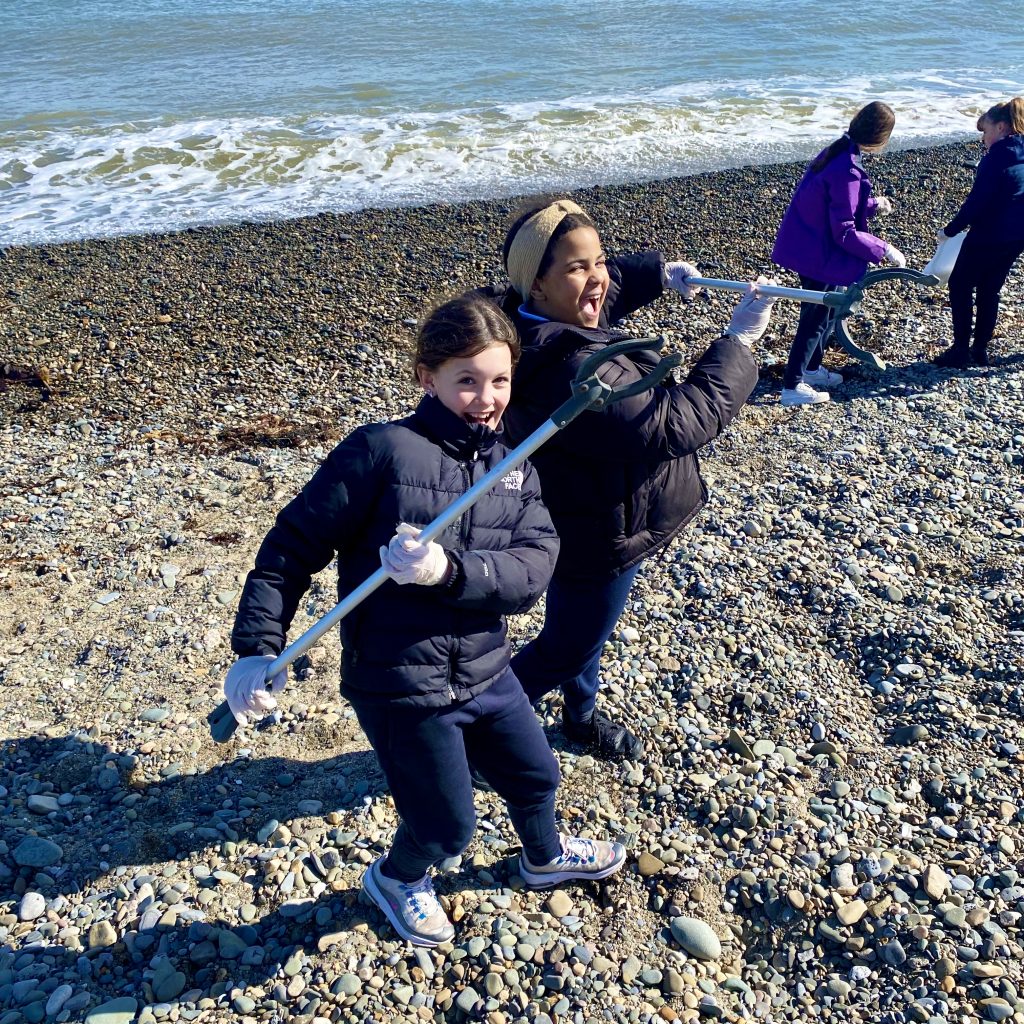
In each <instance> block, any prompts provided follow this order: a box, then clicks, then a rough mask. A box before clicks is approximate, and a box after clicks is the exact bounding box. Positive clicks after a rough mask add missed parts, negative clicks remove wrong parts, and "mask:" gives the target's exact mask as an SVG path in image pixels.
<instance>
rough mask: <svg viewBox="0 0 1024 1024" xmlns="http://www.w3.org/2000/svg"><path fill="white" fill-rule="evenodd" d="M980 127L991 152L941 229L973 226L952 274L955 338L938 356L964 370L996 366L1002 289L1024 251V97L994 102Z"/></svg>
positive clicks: (939, 362) (943, 233)
mask: <svg viewBox="0 0 1024 1024" xmlns="http://www.w3.org/2000/svg"><path fill="white" fill-rule="evenodd" d="M978 131H979V132H981V141H982V145H984V147H985V155H984V156H983V157H982V158H981V163H979V164H978V171H977V175H976V176H975V179H974V187H973V188H972V189H971V192H970V195H968V196H967V198H966V199H965V200H964V204H963V206H961V207H960V212H959V213H958V214H957V215H956V216H955V217H954V218H953V219H952V220H951V221H950V222H949V223H948V224H947V225H946V226H945V227H944V228H940V229H939V232H938V235H939V239H940V240H941V239H943V238H950V237H952V236H953V235H957V234H959V233H960V232H961V231H963V230H964V229H966V228H970V229H971V230H970V233H969V234H968V235H967V237H966V238H965V239H964V244H963V246H962V247H961V249H960V254H959V256H957V260H956V266H954V267H953V273H952V274H950V276H949V307H950V312H951V313H952V314H953V344H952V346H951V347H950V348H948V349H946V350H945V351H944V352H941V353H940V354H939V355H937V356H936V357H935V359H934V360H932V361H933V362H934V363H935V365H936V366H950V367H956V368H957V369H963V368H965V367H966V366H968V365H969V364H970V363H974V365H976V366H988V363H989V355H988V344H989V342H990V341H991V340H992V335H993V333H994V332H995V328H996V318H997V317H998V315H999V293H1000V292H1001V291H1002V287H1003V284H1004V283H1005V281H1006V277H1007V275H1008V274H1009V273H1010V268H1011V267H1012V266H1013V264H1014V262H1015V261H1016V259H1017V257H1018V256H1020V254H1021V253H1022V252H1024V97H1020V96H1014V98H1013V99H1012V100H1008V101H1007V102H1006V103H997V104H996V105H995V106H994V107H990V108H989V109H988V110H987V111H985V113H984V114H982V115H981V117H979V118H978ZM972 320H973V324H972ZM972 331H973V344H972Z"/></svg>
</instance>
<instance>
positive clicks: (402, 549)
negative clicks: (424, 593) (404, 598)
mask: <svg viewBox="0 0 1024 1024" xmlns="http://www.w3.org/2000/svg"><path fill="white" fill-rule="evenodd" d="M421 532H422V531H421V530H419V529H417V528H416V527H415V526H410V525H409V524H408V523H399V524H398V530H397V531H396V532H395V535H394V537H392V538H391V542H390V543H389V544H388V546H387V547H386V548H381V549H380V564H381V565H382V566H384V569H385V571H386V572H387V574H388V575H389V576H390V577H391V578H392V579H393V580H394V581H395V582H396V583H401V584H405V583H419V584H420V585H421V586H424V587H432V586H435V585H436V584H438V583H441V582H442V581H443V580H444V578H445V577H446V576H447V575H448V556H447V555H446V554H445V553H444V548H443V547H441V545H440V544H437V543H435V542H434V541H430V542H429V543H427V544H421V543H420V542H419V541H418V540H417V539H416V538H417V537H419V535H420V533H421Z"/></svg>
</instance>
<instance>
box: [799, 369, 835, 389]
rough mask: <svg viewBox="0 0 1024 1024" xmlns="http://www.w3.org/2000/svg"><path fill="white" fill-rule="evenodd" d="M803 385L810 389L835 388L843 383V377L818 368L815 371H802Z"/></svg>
mask: <svg viewBox="0 0 1024 1024" xmlns="http://www.w3.org/2000/svg"><path fill="white" fill-rule="evenodd" d="M803 379H804V383H805V384H810V385H811V387H812V388H837V387H839V385H840V384H842V383H843V375H842V374H841V373H834V372H833V371H832V370H826V369H825V367H824V366H819V367H818V368H817V369H816V370H804V375H803Z"/></svg>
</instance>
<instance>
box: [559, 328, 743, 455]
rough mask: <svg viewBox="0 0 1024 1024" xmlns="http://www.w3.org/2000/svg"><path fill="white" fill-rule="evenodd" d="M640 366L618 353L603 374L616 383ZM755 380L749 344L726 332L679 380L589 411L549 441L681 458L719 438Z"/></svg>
mask: <svg viewBox="0 0 1024 1024" xmlns="http://www.w3.org/2000/svg"><path fill="white" fill-rule="evenodd" d="M581 355H586V353H585V352H583V353H581ZM638 369H639V368H637V367H636V366H634V365H633V364H632V361H631V360H629V359H628V358H627V357H622V356H620V357H619V358H617V359H615V360H614V361H613V362H611V363H606V364H605V366H604V367H602V368H601V370H600V371H599V373H600V376H601V379H602V380H603V381H604V382H605V383H606V384H609V385H611V386H613V387H615V386H617V385H624V384H627V383H630V382H631V381H633V380H636V378H637V373H638ZM571 375H572V368H571V367H567V376H568V377H571ZM756 383H757V362H756V360H755V359H754V357H753V355H752V354H751V352H750V349H749V348H748V347H747V346H746V345H743V344H741V343H740V342H738V341H736V340H735V339H734V338H730V337H722V338H719V339H718V340H717V341H714V342H712V343H711V345H710V346H709V347H708V350H707V351H706V352H705V353H704V355H703V356H702V357H701V359H700V360H699V361H698V362H697V364H696V365H695V366H694V367H693V369H692V370H691V371H690V373H689V374H688V375H687V376H686V378H685V379H684V380H683V381H681V382H680V383H678V384H670V385H668V386H667V387H666V386H661V387H656V388H653V389H651V390H650V391H645V392H643V393H642V394H639V395H634V396H633V397H632V398H626V399H623V400H622V401H620V402H616V403H614V404H613V405H610V406H608V408H607V409H603V410H598V411H591V412H585V413H583V414H582V415H581V416H580V417H579V418H578V419H577V420H575V421H574V422H573V423H570V424H569V425H568V426H567V427H566V428H565V429H564V430H563V431H561V432H560V433H559V434H557V435H555V438H554V439H553V440H552V441H551V442H550V443H551V444H557V445H559V446H560V447H561V448H562V449H563V450H568V451H575V452H577V453H579V454H583V455H586V456H587V457H590V458H603V459H609V460H611V461H618V462H632V461H634V460H637V459H646V460H649V461H654V462H658V461H664V460H666V459H677V458H680V457H681V456H684V455H689V454H691V453H693V452H695V451H697V450H698V449H699V448H701V447H703V446H704V445H705V444H707V443H708V442H709V441H711V440H713V439H714V438H716V437H717V436H718V435H719V434H720V433H721V432H722V431H723V430H724V429H725V428H726V426H728V424H729V423H730V422H731V421H732V420H733V419H734V418H735V416H736V415H737V413H738V412H739V411H740V409H742V408H743V406H744V404H745V403H746V401H747V399H748V398H749V397H750V393H751V391H753V390H754V385H755V384H756Z"/></svg>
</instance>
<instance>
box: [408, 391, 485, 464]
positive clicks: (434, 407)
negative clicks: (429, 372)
mask: <svg viewBox="0 0 1024 1024" xmlns="http://www.w3.org/2000/svg"><path fill="white" fill-rule="evenodd" d="M413 419H414V420H415V421H416V423H417V424H418V426H419V427H420V429H421V430H422V431H423V433H424V434H426V435H427V436H428V437H429V438H430V439H431V440H432V441H434V442H435V443H436V444H437V445H438V446H439V447H440V448H441V450H442V451H443V452H445V454H447V455H450V456H451V457H452V458H453V459H458V460H459V461H460V462H472V461H474V460H476V459H478V458H479V457H480V456H481V455H485V454H486V453H487V452H489V451H490V450H491V449H492V448H493V447H494V445H495V443H496V442H497V440H498V435H499V434H500V429H499V430H497V431H495V430H491V428H490V427H485V426H484V425H483V424H482V423H477V424H470V423H467V422H466V421H465V420H464V419H462V417H461V416H456V415H455V413H453V412H452V411H451V410H450V409H448V408H446V407H445V406H444V405H443V404H442V402H441V400H440V399H438V398H436V397H434V396H433V395H424V396H423V398H422V399H421V400H420V404H419V405H418V406H416V411H415V412H414V413H413Z"/></svg>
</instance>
